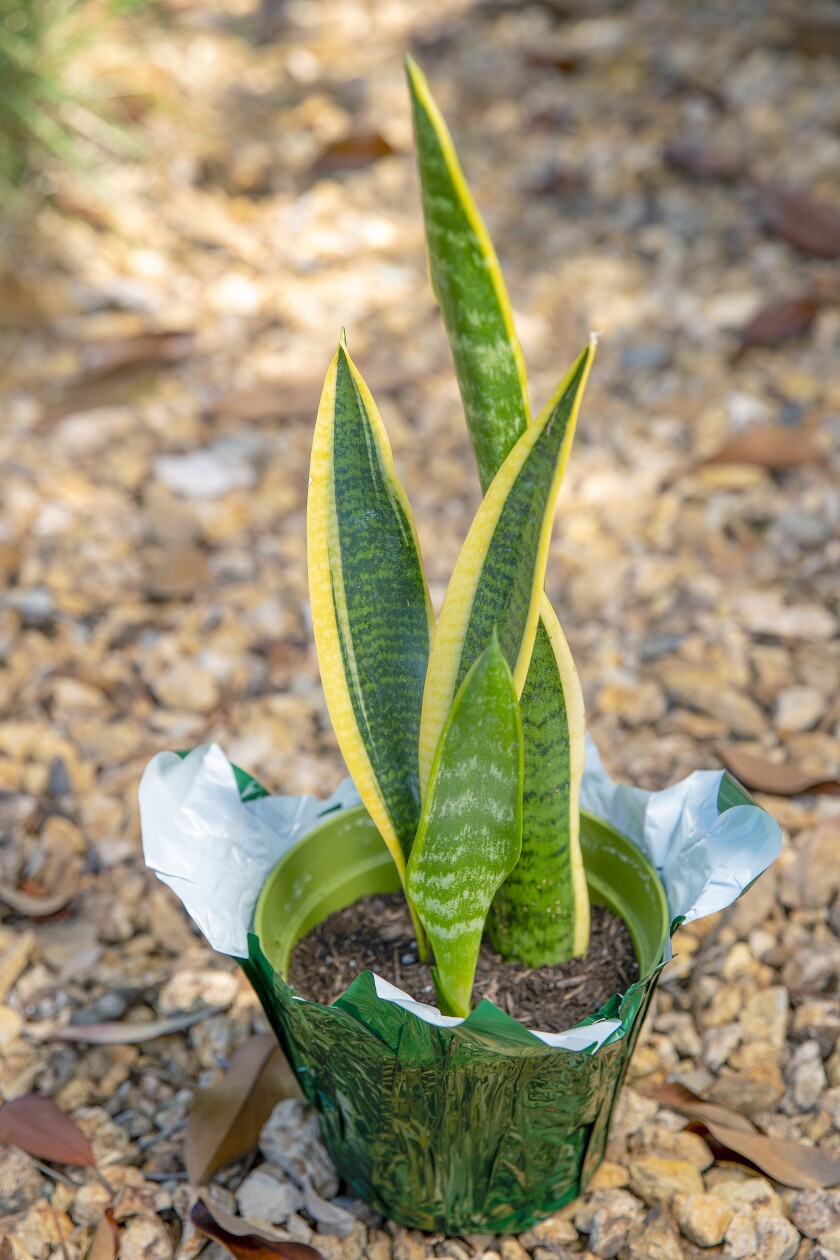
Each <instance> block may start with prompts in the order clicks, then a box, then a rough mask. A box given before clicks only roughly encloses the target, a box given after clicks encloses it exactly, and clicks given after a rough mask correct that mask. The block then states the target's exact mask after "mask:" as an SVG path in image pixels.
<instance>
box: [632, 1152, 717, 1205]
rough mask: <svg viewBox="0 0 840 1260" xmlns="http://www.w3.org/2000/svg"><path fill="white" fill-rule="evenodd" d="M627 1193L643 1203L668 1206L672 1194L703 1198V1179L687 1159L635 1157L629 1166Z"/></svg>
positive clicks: (656, 1156) (652, 1156) (659, 1156)
mask: <svg viewBox="0 0 840 1260" xmlns="http://www.w3.org/2000/svg"><path fill="white" fill-rule="evenodd" d="M630 1189H631V1190H633V1191H634V1192H635V1193H636V1194H638V1195H639V1196H640V1197H641V1198H642V1199H644V1201H645V1202H646V1203H670V1201H671V1199H672V1198H673V1197H674V1195H675V1194H702V1192H703V1178H702V1177H701V1176H700V1173H699V1171H698V1169H697V1167H696V1165H695V1164H692V1163H689V1161H688V1160H687V1159H673V1158H668V1157H665V1156H661V1155H638V1156H636V1157H635V1158H634V1159H633V1161H632V1163H631V1164H630Z"/></svg>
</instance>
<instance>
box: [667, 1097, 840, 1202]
mask: <svg viewBox="0 0 840 1260" xmlns="http://www.w3.org/2000/svg"><path fill="white" fill-rule="evenodd" d="M653 1097H654V1098H655V1099H656V1100H657V1102H660V1103H662V1104H664V1106H666V1107H671V1108H672V1109H673V1110H674V1111H679V1112H681V1113H682V1114H683V1115H686V1116H689V1117H690V1118H691V1119H692V1120H694V1121H697V1122H699V1123H700V1124H701V1125H703V1126H704V1127H705V1128H706V1129H707V1130H708V1131H709V1133H710V1134H711V1135H712V1137H713V1138H714V1140H715V1142H716V1143H717V1144H718V1145H719V1147H720V1148H721V1149H722V1150H723V1151H724V1152H725V1156H724V1157H726V1158H729V1157H731V1156H737V1157H739V1159H740V1160H741V1161H744V1160H746V1161H747V1162H748V1163H749V1164H751V1165H752V1166H753V1167H755V1168H758V1169H759V1170H760V1171H761V1172H763V1173H765V1174H766V1175H767V1176H768V1177H772V1179H773V1180H774V1181H778V1182H779V1183H780V1184H781V1185H783V1186H792V1187H794V1188H795V1189H797V1190H819V1189H823V1188H825V1187H827V1186H836V1185H838V1184H840V1152H837V1151H822V1150H819V1149H818V1148H817V1147H814V1146H803V1145H801V1144H800V1143H799V1142H787V1141H782V1140H781V1139H779V1138H769V1137H766V1136H765V1134H763V1133H759V1131H758V1130H757V1129H756V1128H755V1126H754V1125H753V1124H752V1123H751V1122H750V1121H749V1120H747V1119H746V1117H745V1116H742V1115H739V1114H738V1112H736V1111H732V1110H731V1109H730V1108H729V1107H723V1106H721V1105H720V1104H719V1103H710V1102H706V1101H705V1099H702V1098H698V1096H697V1095H696V1094H694V1093H692V1091H691V1090H690V1089H686V1087H685V1086H684V1085H678V1084H676V1083H675V1082H673V1083H670V1084H665V1085H660V1087H659V1088H658V1089H656V1090H654V1092H653Z"/></svg>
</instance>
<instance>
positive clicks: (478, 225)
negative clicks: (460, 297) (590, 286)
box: [405, 55, 531, 422]
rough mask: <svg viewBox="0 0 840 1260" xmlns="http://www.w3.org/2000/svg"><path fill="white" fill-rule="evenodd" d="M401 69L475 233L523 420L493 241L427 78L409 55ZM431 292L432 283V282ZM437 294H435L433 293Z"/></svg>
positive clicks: (519, 362) (520, 368) (520, 362)
mask: <svg viewBox="0 0 840 1260" xmlns="http://www.w3.org/2000/svg"><path fill="white" fill-rule="evenodd" d="M405 68H406V73H407V75H408V82H409V87H410V89H411V93H412V95H413V96H414V98H415V100H416V102H417V104H418V105H420V107H421V108H422V109H423V110H424V111H425V113H426V115H427V116H428V119H429V122H430V123H431V124H432V127H433V128H434V131H435V134H436V135H437V138H438V143H439V145H440V148H441V152H442V154H443V160H444V161H445V163H446V166H447V169H448V171H449V174H450V176H451V178H452V183H453V184H454V185H455V191H456V192H457V194H458V199H459V200H460V202H461V205H462V206H463V208H464V213H465V214H466V216H467V220H468V222H469V225H470V227H471V228H472V230H473V232H474V233H475V236H476V239H477V241H478V244H479V248H480V250H481V254H482V256H483V258H484V263H485V266H486V268H487V274H488V275H489V277H490V282H491V284H492V285H493V289H494V291H495V294H496V300H497V301H498V303H499V310H500V312H501V315H502V321H503V323H504V326H505V332H506V333H507V335H508V339H509V341H510V345H511V349H512V351H513V357H514V360H515V361H516V370H517V375H518V376H519V384H520V388H521V391H522V406H523V408H524V415H525V420H526V422H529V421H530V418H531V405H530V402H529V400H528V376H527V372H526V369H525V356H524V355H523V353H522V346H521V344H520V342H519V336H518V334H517V331H516V327H515V325H514V322H513V311H512V310H511V305H510V297H509V296H508V291H507V286H506V285H505V278H504V276H503V274H502V268H501V266H500V264H499V259H498V256H497V254H496V250H495V248H494V246H493V242H492V240H491V239H490V233H489V232H488V231H487V228H486V227H485V224H484V220H483V219H482V217H481V214H480V212H479V209H478V206H477V205H476V203H475V198H474V197H473V195H472V193H471V192H470V186H469V184H468V183H467V180H466V176H465V175H464V172H463V170H462V168H461V163H460V160H459V158H458V152H457V150H456V148H455V142H454V140H453V139H452V133H451V132H450V130H449V128H448V126H447V125H446V119H445V118H444V116H443V114H442V113H441V111H440V107H439V106H438V103H437V101H436V100H435V98H434V96H433V95H432V90H431V88H430V87H429V81H428V79H427V78H426V76H425V74H424V73H423V71H422V70H421V69H420V67H419V66H418V64H417V62H416V61H415V60H414V58H413V57H411V56H408V55H407V56H406V58H405ZM429 278H430V281H431V266H430V267H429ZM432 290H433V291H434V283H432ZM435 296H437V295H435Z"/></svg>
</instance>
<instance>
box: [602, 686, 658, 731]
mask: <svg viewBox="0 0 840 1260" xmlns="http://www.w3.org/2000/svg"><path fill="white" fill-rule="evenodd" d="M667 707H668V706H667V703H666V700H665V695H664V693H663V691H662V688H661V687H659V686H658V685H657V684H656V683H655V682H653V681H650V680H649V681H646V682H636V683H629V682H611V683H606V684H605V685H604V686H603V687H602V688H601V690H600V692H599V693H598V709H599V710H600V711H601V712H602V713H612V714H615V716H616V717H619V718H621V720H622V721H623V722H625V723H626V725H627V726H643V725H645V724H647V723H648V722H657V721H658V720H659V718H661V717H662V715H663V714H664V712H665V710H666V708H667Z"/></svg>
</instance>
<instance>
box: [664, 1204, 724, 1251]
mask: <svg viewBox="0 0 840 1260" xmlns="http://www.w3.org/2000/svg"><path fill="white" fill-rule="evenodd" d="M674 1208H675V1211H676V1216H677V1220H678V1221H679V1224H680V1229H681V1230H682V1232H683V1233H684V1234H685V1236H686V1238H687V1239H688V1240H689V1242H693V1243H696V1244H697V1246H698V1247H716V1246H717V1245H718V1243H721V1242H723V1237H724V1234H725V1233H726V1231H727V1229H728V1228H729V1224H730V1222H731V1220H732V1217H733V1216H734V1215H735V1213H734V1211H733V1209H732V1208H731V1207H730V1206H729V1204H727V1203H724V1202H723V1200H722V1199H719V1198H718V1196H717V1195H716V1194H688V1195H685V1196H684V1197H683V1196H682V1195H680V1196H678V1197H677V1199H675V1200H674Z"/></svg>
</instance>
